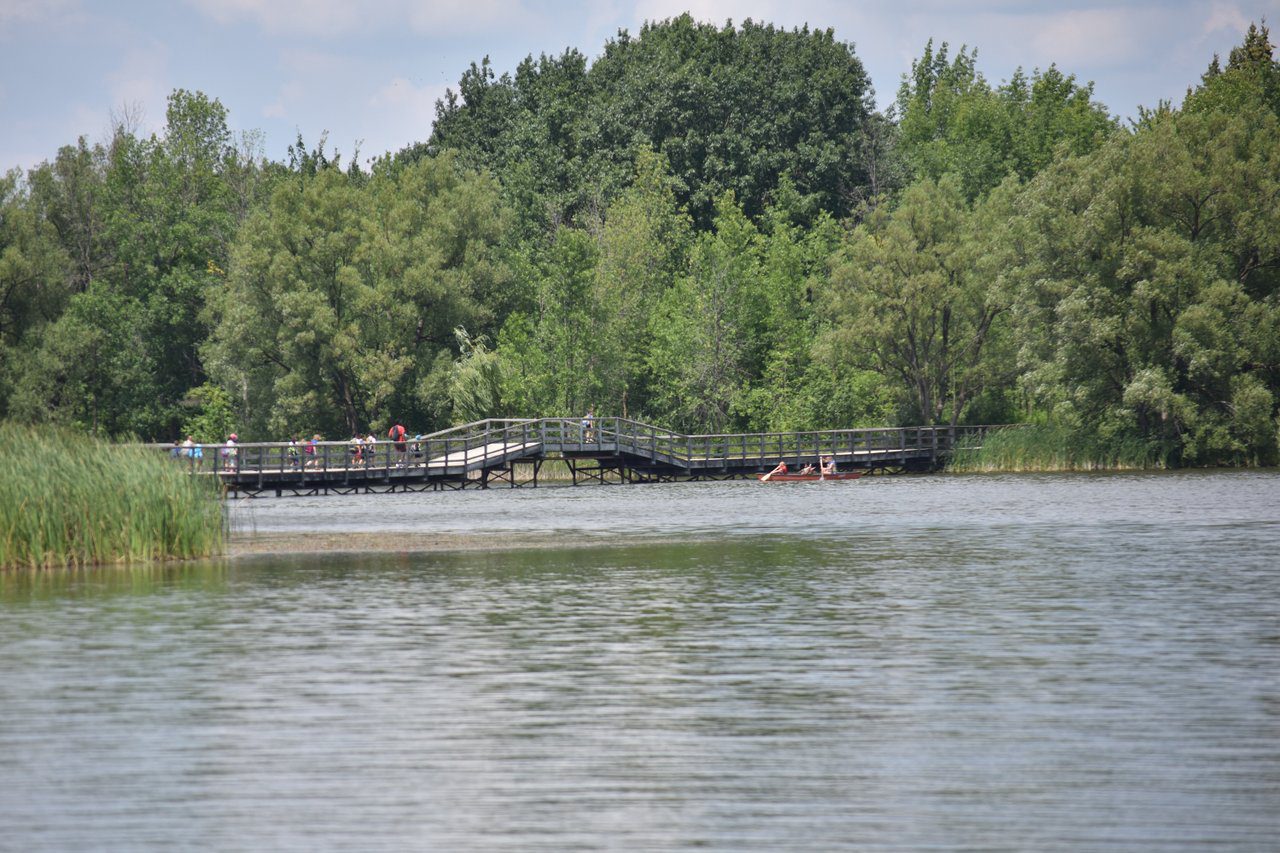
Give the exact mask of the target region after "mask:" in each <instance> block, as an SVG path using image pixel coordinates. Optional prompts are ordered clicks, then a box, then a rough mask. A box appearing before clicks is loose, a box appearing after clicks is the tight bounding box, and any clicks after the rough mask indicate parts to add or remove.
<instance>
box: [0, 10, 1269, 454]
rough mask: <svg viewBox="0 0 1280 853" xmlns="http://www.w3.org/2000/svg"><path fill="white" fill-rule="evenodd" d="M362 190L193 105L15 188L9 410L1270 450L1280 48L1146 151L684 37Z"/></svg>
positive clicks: (1108, 121) (557, 84) (451, 118)
mask: <svg viewBox="0 0 1280 853" xmlns="http://www.w3.org/2000/svg"><path fill="white" fill-rule="evenodd" d="M437 113H438V114H437V121H436V124H435V127H434V130H433V131H432V133H431V136H430V137H429V138H428V139H424V140H422V141H420V142H418V143H416V144H414V145H411V146H409V147H406V148H405V149H404V150H402V151H400V152H398V153H397V154H394V155H387V156H385V157H382V158H380V159H378V160H376V161H375V162H374V165H373V166H372V167H371V168H369V169H361V168H359V167H358V166H357V165H356V160H355V158H352V159H350V160H348V161H346V162H345V163H344V162H343V158H342V157H341V156H340V155H339V154H338V152H336V151H328V150H327V148H326V139H325V138H324V137H323V136H322V137H321V138H320V140H319V142H318V144H316V145H314V146H313V145H308V144H307V142H306V141H304V140H303V139H301V138H299V139H298V140H297V141H296V143H295V144H293V145H291V146H289V150H288V156H287V158H286V159H285V160H284V161H282V162H274V161H271V160H269V159H267V158H265V157H264V156H262V154H261V152H260V150H259V147H260V146H259V144H258V141H257V138H256V136H255V135H253V134H246V135H241V136H236V135H235V134H233V133H231V132H230V130H229V124H228V113H227V110H226V108H225V107H224V106H223V105H222V104H221V103H220V102H219V101H218V100H217V99H215V98H211V97H209V96H207V95H205V94H203V93H201V92H189V91H184V90H178V91H175V92H174V93H173V94H172V95H171V96H170V98H169V104H168V111H167V114H166V123H165V127H164V129H163V131H162V132H160V133H157V134H155V135H152V136H146V137H143V136H140V135H139V134H137V133H136V131H135V130H134V129H132V128H131V127H129V126H128V124H127V123H121V124H120V125H119V126H118V127H116V128H115V130H114V132H113V134H112V136H111V138H110V139H109V140H107V141H104V142H102V143H98V144H90V143H89V142H88V141H86V140H85V139H83V138H81V139H78V140H75V141H73V142H71V143H70V144H68V145H66V146H64V147H63V148H61V149H59V150H58V151H57V152H54V153H53V155H52V156H51V158H50V159H49V160H48V161H47V162H44V163H42V164H41V165H40V166H38V167H37V168H34V169H31V170H29V171H27V172H26V173H20V172H17V171H14V172H10V173H9V174H7V175H5V176H4V177H3V179H0V416H3V417H4V418H7V419H12V420H19V421H28V422H56V423H62V424H69V425H72V426H75V427H78V428H81V429H84V430H87V431H92V432H97V433H101V434H105V435H111V436H122V437H123V436H136V437H142V438H150V439H165V440H171V439H173V438H175V437H178V436H179V435H180V434H182V433H185V432H192V433H198V434H199V436H200V438H201V439H202V440H214V439H217V438H218V437H219V435H218V433H221V432H225V431H230V430H232V429H234V430H236V431H237V432H238V433H239V434H240V435H241V437H242V438H246V439H254V438H260V439H272V438H283V437H287V436H290V435H302V434H313V433H317V432H318V433H321V434H322V435H324V436H326V437H329V438H343V437H347V436H348V435H350V434H353V433H355V432H362V433H363V432H366V431H379V432H380V431H381V430H384V429H385V428H386V426H388V425H389V424H390V423H391V422H394V421H399V422H402V423H406V425H408V426H409V427H410V428H411V429H413V430H414V431H419V432H426V431H429V430H432V429H439V428H443V427H446V426H448V425H450V424H453V423H458V422H463V421H466V420H470V419H477V418H482V417H493V416H530V417H532V416H539V415H572V414H581V413H582V412H585V411H586V410H588V409H593V410H594V411H595V412H596V413H597V414H598V415H601V416H605V415H614V414H616V415H626V416H629V417H634V418H638V419H642V420H649V421H653V422H656V423H659V424H662V425H664V426H668V427H671V428H676V429H682V430H689V431H722V430H723V431H728V430H735V431H736V430H747V431H750V430H759V431H767V430H804V429H820V428H837V427H856V426H873V425H884V424H929V423H943V424H957V423H975V422H987V423H990V422H997V421H1015V420H1026V421H1053V422H1055V423H1056V424H1057V425H1058V426H1059V427H1062V428H1064V429H1069V430H1072V431H1074V432H1075V433H1077V434H1079V435H1084V436H1089V437H1091V438H1092V439H1093V440H1095V442H1100V443H1102V444H1104V445H1105V444H1106V443H1108V442H1111V443H1120V442H1123V443H1125V444H1126V446H1139V447H1142V448H1145V449H1146V451H1147V452H1148V454H1149V456H1151V457H1153V458H1159V459H1163V460H1166V461H1168V462H1169V463H1172V464H1255V463H1256V464H1273V463H1275V462H1277V461H1280V447H1278V440H1277V435H1278V433H1280V422H1278V421H1277V406H1278V405H1280V205H1277V203H1276V201H1277V198H1278V197H1280V63H1277V61H1276V59H1275V50H1274V45H1273V44H1272V43H1271V41H1270V33H1269V31H1268V30H1267V28H1266V26H1264V25H1254V26H1251V27H1250V28H1249V30H1248V31H1247V32H1246V33H1244V34H1243V37H1242V42H1241V44H1240V45H1239V46H1238V47H1236V48H1235V49H1234V50H1232V51H1231V52H1230V54H1229V55H1228V57H1227V58H1226V61H1225V63H1224V62H1223V60H1222V59H1220V58H1219V57H1213V58H1212V61H1211V62H1210V63H1209V64H1208V67H1207V70H1206V71H1205V73H1204V75H1203V77H1202V78H1201V79H1200V80H1199V81H1198V82H1196V83H1195V85H1194V86H1193V87H1192V88H1191V89H1189V90H1188V92H1187V95H1186V97H1185V98H1184V99H1183V101H1182V103H1181V104H1178V105H1174V104H1172V103H1161V104H1157V105H1155V106H1153V107H1151V108H1150V109H1142V110H1141V111H1140V115H1139V118H1138V120H1137V121H1136V122H1133V123H1132V124H1131V125H1129V126H1122V125H1121V124H1120V123H1119V122H1117V121H1116V120H1115V119H1114V118H1112V117H1111V116H1110V115H1109V113H1108V111H1107V109H1106V107H1104V106H1103V105H1101V104H1099V103H1098V102H1097V101H1096V100H1094V97H1093V86H1092V83H1081V82H1079V81H1077V79H1076V78H1075V76H1074V75H1072V74H1070V73H1069V72H1067V71H1066V70H1063V69H1059V68H1058V67H1057V66H1056V65H1050V66H1049V67H1048V68H1047V69H1043V70H1041V69H1037V70H1034V71H1032V72H1031V73H1030V74H1026V73H1024V72H1023V71H1021V70H1019V71H1017V72H1016V73H1015V74H1014V75H1013V76H1012V77H1011V78H1010V79H1009V80H1006V81H1002V82H1000V83H998V84H992V83H989V82H988V81H987V80H986V78H985V77H984V75H983V74H982V72H981V69H980V65H979V62H978V52H977V51H976V50H974V49H970V48H967V47H962V48H961V49H960V50H959V51H956V52H954V53H953V52H952V51H951V49H950V48H949V46H948V45H947V43H945V42H942V43H941V45H940V46H939V47H938V48H936V49H935V47H934V43H933V42H932V41H930V42H929V43H928V44H926V45H925V47H924V50H923V52H922V54H921V56H920V57H919V58H917V59H916V61H915V62H913V63H912V66H911V71H910V73H908V74H906V75H904V77H903V80H902V82H901V86H900V88H899V90H898V96H897V100H896V102H895V104H894V106H893V107H892V108H890V109H888V110H886V111H884V112H882V113H881V112H876V111H875V109H874V107H873V98H872V89H871V85H870V81H869V80H868V78H867V76H866V73H865V71H864V69H863V67H862V63H861V62H860V60H859V59H858V57H857V55H856V53H855V51H854V47H853V45H852V44H849V43H847V42H842V41H840V40H838V39H837V38H836V37H835V35H834V34H833V33H832V32H831V31H830V30H822V29H809V28H801V29H791V30H787V29H781V28H777V27H774V26H771V25H769V24H764V23H758V22H755V21H752V20H746V21H743V22H742V23H741V24H739V25H734V24H732V23H726V24H725V25H723V26H712V25H708V24H701V23H697V22H695V21H694V20H693V19H692V18H691V17H690V16H688V15H682V16H680V17H677V18H672V19H669V20H665V21H658V22H653V23H649V24H646V25H645V26H644V27H642V28H641V30H640V31H639V32H638V33H636V34H634V35H632V34H629V33H627V32H625V31H622V32H619V33H618V35H617V36H616V37H615V38H613V39H610V40H609V41H608V42H607V43H606V44H605V45H604V46H603V49H602V51H601V52H600V53H599V55H598V56H597V57H596V58H595V59H594V60H588V58H587V56H586V55H585V54H583V53H582V52H580V51H579V50H577V49H574V48H570V49H567V50H565V51H563V52H561V53H560V54H558V55H551V54H543V55H541V56H538V57H536V58H535V57H532V56H530V57H528V58H526V59H525V60H524V61H523V62H521V63H520V64H519V65H518V66H517V67H516V68H515V69H513V70H512V71H509V72H503V73H500V72H499V70H498V69H495V68H494V67H493V66H492V64H491V63H490V62H489V61H488V60H487V59H482V60H480V61H478V62H476V63H473V64H472V65H470V67H469V68H467V69H466V70H465V71H464V72H463V73H462V75H461V78H460V80H459V83H458V86H457V88H456V89H455V90H453V91H450V92H448V93H447V94H446V96H445V97H444V98H443V99H442V100H441V101H440V103H439V104H438V108H437Z"/></svg>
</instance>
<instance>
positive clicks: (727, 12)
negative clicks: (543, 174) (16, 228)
mask: <svg viewBox="0 0 1280 853" xmlns="http://www.w3.org/2000/svg"><path fill="white" fill-rule="evenodd" d="M686 11H687V12H689V13H690V14H692V15H693V16H694V18H696V19H697V20H700V21H708V22H711V23H715V24H717V25H723V24H724V23H725V21H726V20H732V21H733V22H734V23H740V22H741V21H742V20H744V19H746V18H750V19H752V20H754V21H758V22H764V23H772V24H774V25H777V26H782V27H786V28H791V27H798V26H804V25H806V24H807V25H808V26H809V27H810V28H820V29H832V30H833V31H834V33H835V36H836V38H838V39H839V40H841V41H844V42H849V43H851V44H853V46H854V51H855V53H856V55H857V56H858V58H859V59H860V60H861V61H862V63H863V65H864V66H865V67H866V69H867V72H868V74H869V76H870V78H871V81H872V84H873V85H874V87H875V90H876V94H877V101H878V102H879V104H880V105H881V106H882V107H883V106H887V105H888V104H890V103H891V102H892V101H893V98H894V95H895V94H896V92H897V88H898V84H899V82H900V81H901V78H902V75H903V73H905V72H907V71H908V70H909V69H910V67H911V61H912V60H913V59H915V58H917V57H919V56H920V54H921V52H922V51H923V48H924V46H925V43H926V42H927V41H928V40H929V39H933V40H934V42H935V45H936V44H938V43H941V42H944V41H945V42H949V43H950V45H951V46H952V50H953V51H954V50H955V49H957V48H958V47H960V46H961V45H967V46H969V47H972V48H977V50H978V68H979V70H980V71H981V72H982V73H983V74H984V76H985V77H986V78H987V79H988V80H989V81H990V82H992V83H993V84H995V83H999V82H1000V81H1002V80H1005V79H1007V78H1008V77H1009V76H1010V75H1011V74H1012V73H1013V71H1014V70H1015V69H1016V68H1018V67H1022V68H1023V69H1025V70H1027V71H1028V72H1030V71H1031V70H1033V69H1036V68H1047V67H1048V66H1049V65H1050V64H1056V65H1057V66H1058V68H1059V69H1060V70H1062V71H1063V72H1065V73H1068V74H1074V75H1076V78H1077V79H1078V80H1080V81H1082V82H1084V81H1092V82H1093V83H1094V96H1095V98H1096V99H1097V100H1099V101H1101V102H1102V103H1104V104H1106V106H1107V108H1108V109H1109V110H1110V112H1111V113H1112V114H1114V115H1118V116H1120V117H1121V118H1128V117H1132V116H1134V115H1136V113H1137V108H1138V106H1139V105H1141V106H1148V107H1150V106H1155V105H1156V103H1157V102H1158V101H1160V100H1161V99H1169V100H1172V101H1173V102H1174V103H1175V104H1177V103H1179V102H1180V101H1181V99H1182V97H1183V96H1184V95H1185V93H1186V90H1187V87H1188V86H1189V85H1193V84H1194V83H1196V82H1197V81H1198V80H1199V78H1200V75H1201V74H1202V73H1203V72H1204V70H1205V68H1206V67H1207V66H1208V64H1209V61H1210V59H1212V57H1213V55H1214V54H1215V53H1218V54H1221V55H1222V56H1223V58H1224V59H1225V57H1226V54H1227V53H1228V52H1229V51H1230V50H1231V48H1232V47H1233V46H1235V45H1237V44H1239V43H1240V42H1241V40H1242V39H1243V35H1244V32H1245V30H1246V29H1247V28H1248V26H1249V23H1250V22H1251V21H1252V22H1256V21H1261V20H1263V19H1267V20H1269V21H1270V22H1272V23H1276V22H1280V0H1149V2H1143V0H1138V2H1123V1H1122V0H1053V1H1052V2H1041V0H1022V2H1018V0H968V2H949V0H562V2H561V1H560V0H363V2H361V0H0V173H3V172H5V171H8V170H9V169H11V168H15V167H19V168H23V169H26V168H30V167H32V166H35V165H37V164H39V163H40V162H42V161H45V160H51V159H53V157H54V156H56V154H57V150H58V148H59V147H61V146H63V145H67V144H73V143H74V142H75V141H76V139H78V138H79V137H81V136H84V137H86V139H87V140H88V141H89V142H90V143H93V142H99V141H105V140H106V139H107V138H108V137H109V135H110V134H109V132H110V128H111V127H112V126H113V125H114V124H115V123H117V122H121V121H124V122H125V123H126V125H127V126H131V127H133V128H134V129H135V131H136V132H138V133H140V134H142V135H148V134H150V133H159V132H162V130H163V126H164V115H165V102H166V98H167V97H168V95H169V93H170V92H172V91H173V90H175V89H179V88H181V89H187V90H189V91H200V92H203V93H204V94H205V95H207V96H209V97H210V98H216V99H218V100H219V101H221V103H222V105H223V106H224V107H226V108H227V111H228V120H229V123H230V125H231V129H232V130H233V131H235V132H237V133H238V134H240V133H245V132H251V133H253V134H254V135H255V136H256V137H257V139H258V142H259V145H260V153H261V154H262V155H264V156H266V157H268V158H269V159H272V160H285V159H287V148H288V146H289V145H290V143H292V142H294V141H295V140H296V139H297V137H298V135H299V134H301V135H302V137H303V139H304V140H305V142H306V144H307V147H308V148H314V147H315V146H316V144H317V143H318V141H319V139H320V136H321V134H322V133H326V132H327V135H328V144H327V145H326V149H325V150H326V151H328V152H330V153H332V152H333V151H334V150H335V149H336V150H337V152H338V153H339V154H341V156H342V162H343V163H347V162H349V161H350V159H351V157H352V154H353V152H354V151H355V150H356V149H357V147H358V149H359V159H360V161H361V163H362V164H364V163H366V162H367V161H368V160H369V159H371V158H372V157H374V156H376V155H380V154H382V153H384V152H387V151H393V152H394V151H398V150H399V149H401V148H403V147H404V146H406V145H409V144H411V143H413V142H417V141H423V140H426V139H427V138H428V137H429V136H430V133H431V124H432V120H433V118H434V116H435V102H436V100H437V99H439V98H440V97H442V96H443V95H444V92H445V89H446V88H454V89H455V90H456V88H457V81H458V78H459V77H460V76H461V73H462V71H463V70H464V69H465V68H466V67H467V66H468V65H469V64H470V63H471V62H473V61H476V62H478V61H479V60H481V59H482V58H483V57H485V56H488V57H490V60H491V62H492V64H493V66H494V68H495V69H496V70H497V71H498V72H499V73H501V72H503V71H514V69H515V66H516V65H517V63H519V61H520V60H521V59H523V58H524V57H525V56H528V55H530V54H532V55H534V56H537V55H539V54H542V53H547V54H553V55H554V54H559V53H562V52H563V51H564V50H565V49H566V48H571V47H572V48H576V49H578V50H580V51H581V52H582V53H583V54H585V55H586V56H587V57H588V58H589V59H594V58H595V57H597V56H599V55H600V53H601V52H602V51H603V48H604V45H605V43H606V41H608V40H609V39H611V38H614V37H616V35H617V33H618V31H619V30H620V29H625V30H628V31H629V32H631V33H632V34H636V33H638V31H639V29H640V27H641V25H642V24H643V23H644V22H646V21H661V20H665V19H667V18H670V17H673V16H676V15H679V14H681V13H683V12H686ZM1277 35H1280V30H1277ZM1277 35H1273V40H1275V39H1276V37H1277Z"/></svg>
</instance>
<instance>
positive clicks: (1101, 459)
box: [947, 424, 1167, 474]
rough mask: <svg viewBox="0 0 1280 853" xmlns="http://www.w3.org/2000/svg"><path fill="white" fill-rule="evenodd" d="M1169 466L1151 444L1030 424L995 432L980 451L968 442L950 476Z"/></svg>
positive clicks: (958, 453)
mask: <svg viewBox="0 0 1280 853" xmlns="http://www.w3.org/2000/svg"><path fill="white" fill-rule="evenodd" d="M1165 467H1167V466H1166V465H1165V461H1164V459H1163V458H1161V457H1160V456H1159V455H1158V454H1157V453H1156V452H1155V451H1154V450H1153V449H1152V448H1151V447H1150V446H1149V445H1147V444H1144V443H1142V442H1137V441H1120V442H1115V443H1110V444H1106V443H1103V442H1100V441H1097V440H1096V439H1094V438H1092V437H1089V436H1084V435H1082V434H1080V433H1079V432H1077V431H1076V430H1073V429H1071V428H1069V427H1066V426H1063V425H1061V424H1028V425H1026V426H1019V427H1017V428H1016V429H1000V430H993V431H991V432H989V433H987V434H986V436H985V437H984V438H983V439H982V440H981V446H974V442H971V441H969V440H967V439H966V440H965V441H962V442H960V443H959V444H958V445H957V447H956V449H955V452H954V453H953V454H952V458H951V461H950V463H948V465H947V470H948V471H949V472H952V473H959V474H972V473H995V472H1012V473H1032V472H1044V473H1049V472H1058V471H1145V470H1154V469H1160V468H1165Z"/></svg>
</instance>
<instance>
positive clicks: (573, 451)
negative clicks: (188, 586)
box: [156, 418, 999, 495]
mask: <svg viewBox="0 0 1280 853" xmlns="http://www.w3.org/2000/svg"><path fill="white" fill-rule="evenodd" d="M998 428H999V427H990V426H964V427H886V428H877V429H848V430H821V431H814V432H788V433H747V434H727V435H683V434H681V433H676V432H671V431H670V430H666V429H662V428H660V427H655V426H651V425H648V424H643V423H639V422H637V421H632V420H627V419H625V418H599V419H597V420H595V421H594V422H593V424H592V425H591V427H590V428H587V427H585V426H584V425H583V422H582V421H581V420H576V419H570V418H534V419H508V420H485V421H478V422H476V423H470V424H465V425H463V426H459V427H454V428H452V429H447V430H442V431H441V432H435V433H432V434H430V435H426V436H419V437H415V438H410V439H408V441H407V442H405V443H404V445H403V449H400V447H398V446H397V445H396V444H394V443H392V442H390V441H379V442H377V443H376V444H375V445H372V447H370V446H369V445H364V446H363V448H362V450H361V453H360V455H359V457H358V458H357V457H356V456H355V454H354V453H353V452H352V446H351V445H350V443H349V442H343V441H326V442H320V443H318V444H317V445H316V447H315V452H314V453H305V452H304V447H303V446H302V445H298V446H296V447H295V448H294V449H293V450H292V451H291V449H290V447H289V445H288V443H287V442H264V443H251V444H238V445H235V447H234V451H233V452H232V453H228V452H227V451H228V449H229V448H227V447H225V446H223V445H204V446H203V448H202V451H203V455H202V457H200V458H196V457H194V456H191V455H187V453H186V452H185V451H184V450H183V449H181V448H174V447H172V446H170V445H156V447H164V449H166V450H169V451H171V452H173V453H174V454H175V455H177V456H178V461H179V462H180V463H181V464H184V465H187V466H189V467H190V468H191V470H192V472H193V473H201V474H208V475H214V476H217V477H219V478H221V480H222V481H223V483H224V484H225V485H226V488H227V489H228V491H230V492H232V493H235V494H243V495H260V494H275V495H283V494H294V495H313V494H327V493H329V492H335V493H339V494H350V493H356V492H374V491H402V490H403V491H423V490H428V489H431V490H435V489H462V488H469V487H478V488H489V487H490V486H493V485H505V486H508V487H511V488H516V487H521V486H533V487H536V486H537V485H538V476H539V472H540V471H541V468H542V466H543V464H544V463H545V462H547V461H548V460H563V462H564V465H565V466H567V469H568V472H569V480H570V481H571V482H572V484H573V485H575V486H576V485H578V484H580V483H650V482H665V481H671V480H725V479H733V478H739V477H751V476H755V475H757V474H759V473H761V472H763V471H768V470H770V469H772V468H773V467H774V466H775V465H776V464H777V463H778V461H779V460H785V461H786V463H787V465H788V466H791V467H793V468H795V467H799V466H802V465H804V464H806V463H809V462H813V463H816V462H817V461H818V459H819V458H821V457H827V456H829V457H832V458H834V459H835V461H836V464H837V466H838V468H839V470H841V471H853V470H863V471H884V472H901V471H925V470H933V469H936V468H938V467H939V466H940V465H941V464H942V462H943V461H945V459H946V457H947V455H948V454H950V453H951V451H952V450H953V449H954V448H955V446H956V444H957V443H958V442H960V441H962V440H966V441H968V442H969V443H976V442H979V441H981V438H982V436H983V435H985V434H986V433H987V432H988V431H989V430H992V429H998Z"/></svg>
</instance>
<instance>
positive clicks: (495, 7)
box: [188, 0, 537, 38]
mask: <svg viewBox="0 0 1280 853" xmlns="http://www.w3.org/2000/svg"><path fill="white" fill-rule="evenodd" d="M188 2H189V3H190V5H191V6H193V7H194V8H195V9H196V10H198V11H199V12H201V13H202V14H204V15H205V16H207V17H208V18H210V19H212V20H214V21H216V22H217V23H219V24H222V25H229V24H236V23H240V22H241V21H249V22H251V23H253V24H256V25H257V26H258V27H259V28H261V29H262V30H263V31H265V32H267V33H269V34H271V35H276V36H282V35H283V36H288V35H298V34H302V35H306V36H319V37H322V38H340V37H342V36H349V35H353V34H356V35H367V34H369V33H375V32H395V31H400V30H404V29H406V28H407V29H408V30H410V31H412V32H415V33H419V34H422V35H428V36H450V35H452V36H456V35H464V34H466V35H475V34H485V33H489V34H496V33H495V31H504V32H507V33H510V32H519V31H521V30H524V29H527V28H529V27H530V26H533V25H534V24H535V23H536V22H537V17H536V16H535V15H533V14H532V13H531V12H530V11H529V10H528V9H527V8H525V5H524V3H523V2H511V0H367V2H364V3H353V2H350V0H188Z"/></svg>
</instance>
